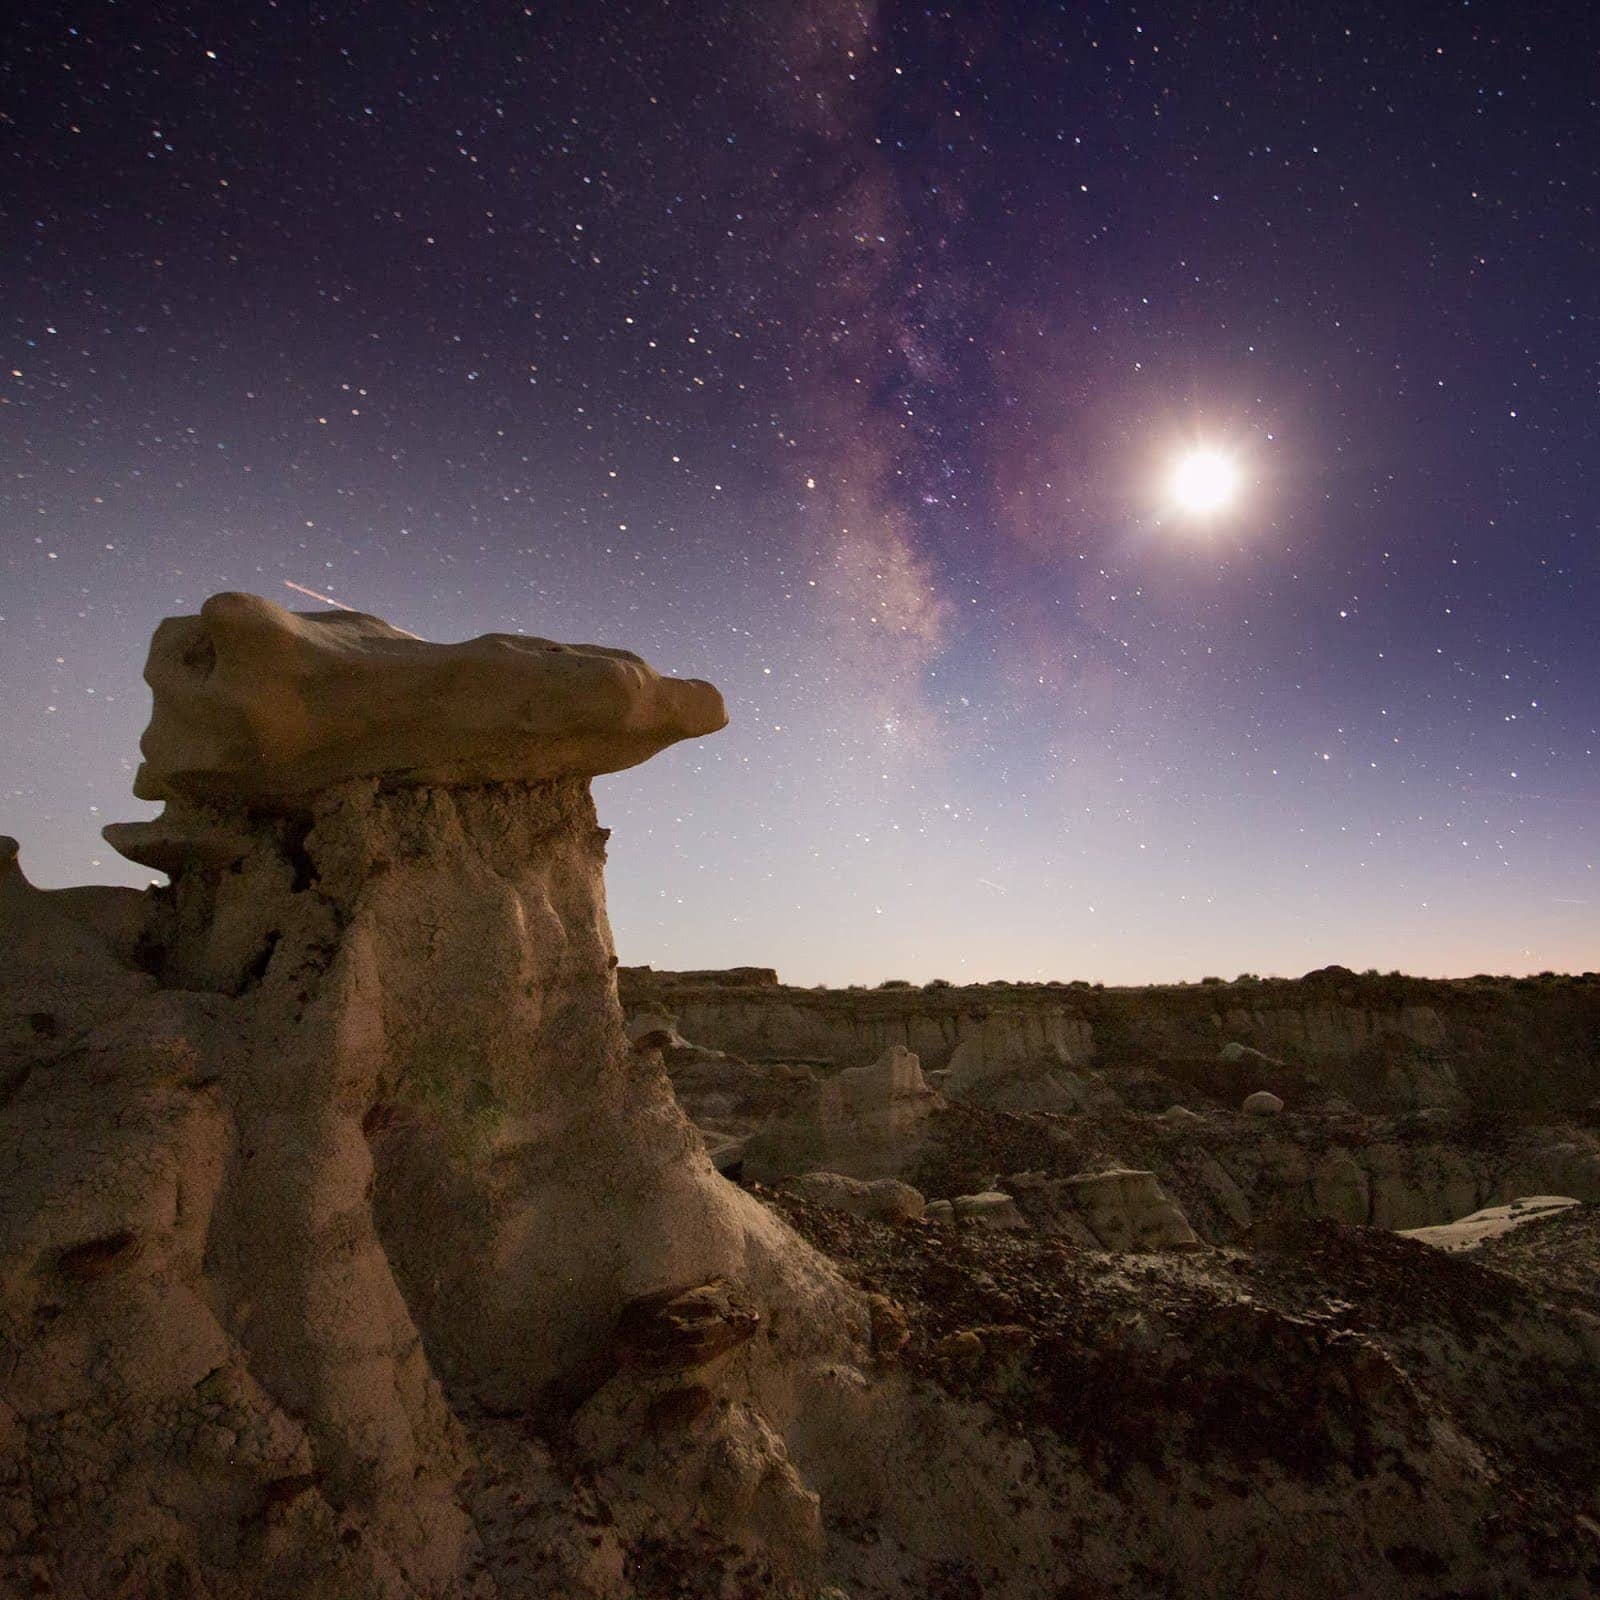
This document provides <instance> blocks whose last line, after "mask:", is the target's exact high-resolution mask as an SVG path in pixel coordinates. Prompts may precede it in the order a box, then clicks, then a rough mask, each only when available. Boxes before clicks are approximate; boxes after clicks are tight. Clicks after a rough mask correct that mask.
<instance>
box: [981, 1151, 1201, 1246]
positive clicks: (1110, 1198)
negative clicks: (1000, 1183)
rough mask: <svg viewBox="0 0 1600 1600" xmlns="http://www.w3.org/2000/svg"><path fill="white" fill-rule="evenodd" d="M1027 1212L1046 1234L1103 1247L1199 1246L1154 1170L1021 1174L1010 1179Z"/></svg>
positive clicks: (1010, 1187) (1008, 1187)
mask: <svg viewBox="0 0 1600 1600" xmlns="http://www.w3.org/2000/svg"><path fill="white" fill-rule="evenodd" d="M1005 1188H1006V1190H1007V1192H1008V1193H1010V1194H1011V1195H1013V1196H1014V1197H1015V1198H1016V1201H1017V1204H1018V1206H1019V1207H1020V1208H1021V1209H1022V1211H1023V1214H1024V1215H1025V1216H1026V1217H1027V1218H1028V1220H1029V1221H1030V1222H1031V1223H1032V1224H1033V1226H1034V1227H1035V1228H1038V1229H1040V1230H1042V1231H1045V1232H1055V1233H1062V1234H1066V1235H1068V1236H1069V1237H1072V1238H1076V1239H1078V1240H1079V1241H1080V1242H1083V1241H1086V1242H1088V1243H1089V1244H1091V1245H1093V1246H1095V1247H1098V1248H1099V1249H1102V1250H1135V1251H1152V1250H1198V1249H1200V1248H1201V1243H1200V1240H1199V1239H1198V1238H1197V1237H1196V1235H1195V1231H1194V1229H1193V1228H1191V1227H1190V1226H1189V1222H1188V1219H1187V1218H1186V1217H1185V1216H1184V1214H1183V1212H1182V1211H1181V1210H1180V1209H1179V1208H1178V1206H1177V1205H1176V1204H1175V1203H1174V1201H1173V1200H1172V1199H1171V1197H1170V1196H1169V1195H1168V1194H1167V1193H1166V1191H1165V1190H1164V1189H1163V1188H1162V1187H1161V1185H1160V1183H1159V1182H1157V1180H1156V1175H1155V1174H1154V1173H1153V1172H1136V1171H1130V1170H1128V1169H1119V1168H1113V1169H1112V1170H1110V1171H1107V1172H1080V1173H1074V1174H1073V1175H1072V1176H1071V1177H1066V1178H1050V1177H1046V1176H1045V1175H1044V1174H1042V1173H1034V1172H1019V1173H1014V1174H1013V1175H1012V1176H1011V1177H1009V1178H1007V1179H1006V1180H1005Z"/></svg>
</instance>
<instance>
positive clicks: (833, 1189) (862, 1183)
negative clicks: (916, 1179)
mask: <svg viewBox="0 0 1600 1600" xmlns="http://www.w3.org/2000/svg"><path fill="white" fill-rule="evenodd" d="M783 1187H784V1188H785V1189H788V1190H789V1191H791V1192H792V1193H794V1194H797V1195H800V1196H801V1197H802V1198H804V1199H806V1200H809V1201H811V1202H812V1204H813V1205H819V1206H833V1207H834V1208H835V1209H836V1210H839V1211H852V1212H854V1213H855V1214H856V1215H857V1216H858V1217H873V1218H875V1219H876V1220H877V1221H879V1222H888V1223H897V1222H915V1221H916V1220H917V1218H918V1217H920V1216H921V1215H922V1213H923V1211H924V1209H925V1208H926V1205H927V1202H926V1201H925V1200H924V1199H923V1197H922V1195H921V1194H920V1193H919V1192H918V1191H917V1190H915V1189H913V1188H912V1187H911V1185H910V1184H909V1183H901V1182H900V1181H899V1180H898V1179H895V1178H873V1179H871V1180H864V1179H861V1178H847V1177H845V1176H844V1175H843V1174H842V1173H838V1172H805V1173H802V1174H801V1175H800V1176H799V1177H798V1178H789V1179H786V1180H785V1181H784V1183H783Z"/></svg>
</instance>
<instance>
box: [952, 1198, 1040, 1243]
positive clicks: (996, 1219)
mask: <svg viewBox="0 0 1600 1600" xmlns="http://www.w3.org/2000/svg"><path fill="white" fill-rule="evenodd" d="M950 1205H951V1208H952V1209H953V1210H954V1212H955V1218H956V1221H957V1222H965V1223H971V1224H973V1225H975V1226H977V1227H980V1228H994V1229H996V1230H997V1231H999V1232H1002V1233H1003V1232H1016V1231H1017V1230H1018V1229H1025V1228H1026V1227H1027V1226H1028V1224H1027V1221H1026V1219H1025V1218H1024V1217H1023V1215H1022V1213H1021V1212H1020V1211H1018V1210H1017V1202H1016V1201H1015V1200H1014V1199H1012V1197H1011V1196H1010V1195H1008V1194H1006V1193H1004V1192H1003V1191H1001V1190H999V1189H986V1190H985V1191H984V1192H983V1193H982V1194H958V1195H957V1196H956V1197H955V1199H954V1200H952V1201H951V1202H950Z"/></svg>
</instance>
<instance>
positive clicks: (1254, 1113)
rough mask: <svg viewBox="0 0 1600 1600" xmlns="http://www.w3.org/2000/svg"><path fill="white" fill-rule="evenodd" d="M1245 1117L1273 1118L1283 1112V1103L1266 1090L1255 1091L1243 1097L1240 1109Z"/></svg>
mask: <svg viewBox="0 0 1600 1600" xmlns="http://www.w3.org/2000/svg"><path fill="white" fill-rule="evenodd" d="M1240 1109H1241V1110H1242V1111H1243V1112H1244V1114H1245V1115H1246V1116H1247V1117H1275V1116H1277V1115H1278V1113H1279V1112H1280V1111H1282V1110H1283V1101H1282V1100H1280V1099H1279V1098H1278V1096H1277V1095H1275V1094H1273V1093H1271V1091H1270V1090H1267V1089H1257V1090H1256V1092H1255V1093H1254V1094H1247V1095H1246V1096H1245V1097H1244V1105H1243V1106H1242V1107H1241V1108H1240Z"/></svg>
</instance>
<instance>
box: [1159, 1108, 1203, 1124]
mask: <svg viewBox="0 0 1600 1600" xmlns="http://www.w3.org/2000/svg"><path fill="white" fill-rule="evenodd" d="M1161 1120H1162V1121H1163V1122H1170V1123H1173V1124H1174V1125H1175V1126H1179V1127H1191V1126H1193V1125H1195V1124H1197V1123H1201V1122H1204V1121H1205V1120H1206V1119H1205V1118H1204V1117H1202V1116H1201V1115H1200V1113H1199V1112H1198V1111H1191V1110H1190V1109H1189V1108H1188V1106H1168V1107H1167V1109H1166V1110H1165V1111H1163V1112H1162V1113H1161Z"/></svg>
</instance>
